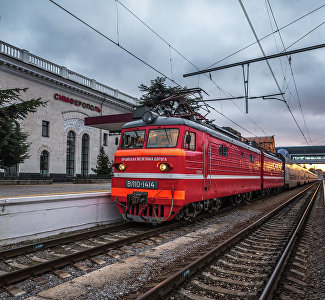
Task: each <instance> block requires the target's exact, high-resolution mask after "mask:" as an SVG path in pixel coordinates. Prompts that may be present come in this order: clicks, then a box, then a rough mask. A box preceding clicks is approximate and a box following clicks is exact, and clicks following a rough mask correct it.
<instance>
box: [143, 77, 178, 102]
mask: <svg viewBox="0 0 325 300" xmlns="http://www.w3.org/2000/svg"><path fill="white" fill-rule="evenodd" d="M165 81H166V77H159V76H158V77H157V78H156V79H154V80H151V81H150V83H151V85H150V86H146V85H144V84H141V85H139V90H140V91H141V92H145V94H144V95H142V96H141V97H140V100H139V104H141V105H145V106H148V107H150V108H155V107H156V106H158V105H160V101H161V100H163V99H165V98H167V97H169V96H171V95H172V94H174V93H176V92H179V91H181V90H182V88H180V87H177V86H176V87H170V86H167V85H166V83H165Z"/></svg>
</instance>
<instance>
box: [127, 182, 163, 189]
mask: <svg viewBox="0 0 325 300" xmlns="http://www.w3.org/2000/svg"><path fill="white" fill-rule="evenodd" d="M125 187H127V188H134V189H153V190H154V189H157V188H158V181H147V180H146V181H144V180H127V181H126V182H125Z"/></svg>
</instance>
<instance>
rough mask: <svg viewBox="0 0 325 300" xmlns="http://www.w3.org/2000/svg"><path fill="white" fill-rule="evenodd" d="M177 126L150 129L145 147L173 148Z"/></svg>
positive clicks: (177, 131) (176, 136)
mask: <svg viewBox="0 0 325 300" xmlns="http://www.w3.org/2000/svg"><path fill="white" fill-rule="evenodd" d="M178 135H179V130H178V129H177V128H164V129H150V130H149V135H148V140H147V148H174V147H176V145H177V140H178Z"/></svg>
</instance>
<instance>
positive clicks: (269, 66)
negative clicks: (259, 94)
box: [238, 0, 309, 145]
mask: <svg viewBox="0 0 325 300" xmlns="http://www.w3.org/2000/svg"><path fill="white" fill-rule="evenodd" d="M238 1H239V4H240V6H241V8H242V9H243V12H244V14H245V17H246V19H247V22H248V24H249V26H250V28H251V30H252V32H253V34H254V37H255V39H256V41H257V44H258V46H259V48H260V50H261V52H262V54H263V55H264V57H265V56H266V54H265V52H264V49H263V47H262V45H261V42H260V41H259V39H258V37H257V34H256V32H255V29H254V27H253V24H252V22H251V21H250V18H249V16H248V14H247V11H246V9H245V7H244V5H243V3H242V1H241V0H238ZM266 63H267V65H268V68H269V70H270V72H271V74H272V77H273V79H274V81H275V83H276V86H277V88H278V90H279V92H280V93H281V92H282V91H281V88H280V85H279V83H278V80H277V79H276V77H275V74H274V72H273V69H272V67H271V65H270V63H269V61H268V60H266ZM281 97H282V99H283V100H284V103H285V105H286V106H287V108H288V110H289V112H290V114H291V116H292V118H293V120H294V121H295V123H296V125H297V127H298V129H299V131H300V133H301V134H302V136H303V138H304V140H305V141H306V143H307V145H309V143H308V141H307V138H306V136H305V134H304V133H303V131H302V130H301V128H300V125H299V124H298V122H297V120H296V118H295V116H294V115H293V113H292V111H291V108H290V106H289V104H288V102H287V101H286V99H285V97H284V95H281Z"/></svg>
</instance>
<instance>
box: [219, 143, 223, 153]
mask: <svg viewBox="0 0 325 300" xmlns="http://www.w3.org/2000/svg"><path fill="white" fill-rule="evenodd" d="M219 155H223V146H222V145H219Z"/></svg>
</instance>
